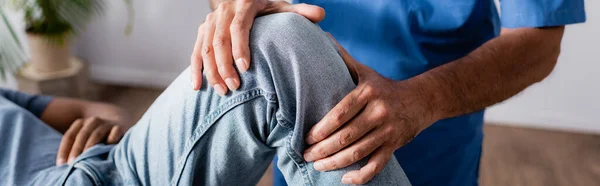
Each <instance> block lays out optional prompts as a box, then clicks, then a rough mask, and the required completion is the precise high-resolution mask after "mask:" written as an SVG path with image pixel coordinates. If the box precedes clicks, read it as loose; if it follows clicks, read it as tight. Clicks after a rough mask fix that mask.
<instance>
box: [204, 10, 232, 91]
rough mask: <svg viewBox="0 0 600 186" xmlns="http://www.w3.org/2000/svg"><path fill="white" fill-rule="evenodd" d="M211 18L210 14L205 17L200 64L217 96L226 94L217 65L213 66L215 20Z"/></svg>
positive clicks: (211, 14)
mask: <svg viewBox="0 0 600 186" xmlns="http://www.w3.org/2000/svg"><path fill="white" fill-rule="evenodd" d="M213 17H214V14H213V13H210V14H208V16H206V22H205V24H206V27H205V29H206V30H205V32H204V34H205V35H204V40H203V41H202V61H203V63H202V64H203V65H204V73H205V75H206V80H207V81H208V83H209V84H210V86H211V87H213V88H214V89H215V91H216V92H217V94H219V95H225V94H226V93H227V89H225V86H224V85H225V82H224V81H223V79H221V75H219V71H218V69H217V65H216V64H215V56H214V50H213V45H212V43H213V38H214V34H215V25H214V23H213V21H214V19H215V18H213Z"/></svg>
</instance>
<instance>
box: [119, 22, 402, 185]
mask: <svg viewBox="0 0 600 186" xmlns="http://www.w3.org/2000/svg"><path fill="white" fill-rule="evenodd" d="M251 50H252V63H251V65H250V69H249V71H248V72H247V73H244V74H242V75H241V78H242V85H241V87H240V89H239V90H237V91H233V92H230V93H229V94H228V95H226V96H224V97H220V96H218V95H217V94H216V93H215V92H213V90H212V89H211V88H208V89H207V88H206V85H207V82H203V86H205V87H202V89H201V91H198V92H195V91H192V87H191V83H190V79H189V77H190V74H189V70H185V71H184V72H183V73H182V74H181V75H180V76H179V77H178V78H177V79H176V80H175V81H174V82H173V83H172V84H171V85H170V86H169V88H167V90H165V92H164V93H163V94H162V95H161V96H160V97H159V98H158V99H157V100H156V102H155V103H154V104H153V105H152V106H151V107H150V108H149V110H148V111H147V112H146V114H145V115H144V116H143V118H142V119H141V120H140V121H139V122H138V123H137V125H136V126H135V127H133V128H132V129H131V130H130V131H129V133H128V134H127V135H126V136H125V137H124V138H123V140H122V142H121V143H120V144H119V145H118V146H117V147H116V148H115V149H114V150H113V152H112V153H111V156H112V157H113V158H114V161H115V163H116V166H117V170H118V171H119V174H120V179H121V181H123V182H124V184H151V185H192V184H193V185H253V184H255V183H256V182H257V181H258V180H259V179H260V177H261V176H262V174H263V173H264V171H265V169H266V168H267V166H268V165H269V163H270V160H271V159H272V158H273V156H274V155H275V154H277V155H278V157H279V163H278V166H279V167H280V168H281V170H282V172H283V173H284V175H285V178H286V180H287V182H288V183H290V185H342V184H341V178H342V175H343V174H344V173H346V172H348V171H349V170H356V169H359V168H360V166H361V165H364V164H365V163H366V161H365V160H363V161H361V162H359V163H356V164H354V165H352V166H350V167H348V168H344V169H341V170H336V171H329V172H318V171H315V170H314V169H313V165H312V163H306V162H304V161H303V159H302V152H303V150H304V149H305V148H306V145H305V143H304V140H303V139H304V134H305V133H306V132H307V131H308V130H309V129H310V127H312V126H313V125H314V124H315V123H317V122H318V121H319V119H321V117H323V116H324V115H325V114H326V113H327V112H328V111H329V110H330V109H331V108H332V107H333V106H334V105H335V104H336V103H337V102H338V101H340V100H341V99H342V98H343V97H344V96H345V95H346V94H347V93H348V92H350V91H351V90H352V89H353V88H354V87H355V85H354V84H353V82H352V80H351V78H350V75H349V74H348V71H347V69H346V67H345V65H344V63H343V61H342V59H341V58H340V56H339V55H338V53H337V50H336V46H335V44H334V43H333V42H332V41H331V39H330V38H329V37H328V36H327V35H326V34H325V33H324V32H323V31H321V30H320V29H319V28H318V27H317V26H316V25H314V24H312V23H311V22H309V21H308V20H306V19H305V18H303V17H301V16H298V15H296V14H292V13H282V14H275V15H269V16H263V17H260V18H257V19H256V21H255V23H254V27H253V30H252V33H251ZM204 79H206V78H204ZM370 184H375V185H407V184H408V181H407V179H406V177H405V176H404V174H403V172H402V169H401V168H400V166H399V165H398V163H397V162H396V160H395V158H391V160H390V162H389V163H388V165H387V166H386V168H384V170H383V172H382V173H381V174H379V175H378V176H376V177H375V178H374V179H373V180H372V181H371V182H370Z"/></svg>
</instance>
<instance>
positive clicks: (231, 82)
mask: <svg viewBox="0 0 600 186" xmlns="http://www.w3.org/2000/svg"><path fill="white" fill-rule="evenodd" d="M225 84H227V87H229V89H231V90H237V89H238V87H239V86H240V83H239V82H238V81H237V80H235V79H233V78H227V79H225Z"/></svg>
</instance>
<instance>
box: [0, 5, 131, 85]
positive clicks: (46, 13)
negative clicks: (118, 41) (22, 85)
mask: <svg viewBox="0 0 600 186" xmlns="http://www.w3.org/2000/svg"><path fill="white" fill-rule="evenodd" d="M123 1H124V2H125V4H126V5H127V10H128V11H129V23H128V24H127V27H126V30H125V34H127V35H128V34H130V33H131V31H132V29H133V24H132V20H133V15H134V12H133V5H132V0H123ZM103 2H105V1H104V0H10V2H2V0H0V4H2V5H4V4H9V6H11V7H13V8H15V9H16V10H19V11H22V13H23V15H24V21H25V32H27V33H30V34H36V35H40V36H43V37H45V38H46V39H48V41H49V42H50V43H51V44H57V45H61V44H63V43H64V42H65V41H66V39H67V38H69V37H72V36H73V35H75V34H77V33H79V32H80V31H81V30H82V29H83V27H84V26H85V25H86V24H87V23H88V22H89V21H90V19H91V18H92V17H93V16H94V15H97V14H99V13H101V12H102V10H103V8H104V3H103ZM1 9H2V8H0V14H1V15H0V16H2V21H1V22H0V28H3V27H6V28H7V29H2V30H1V31H0V36H2V37H1V38H2V40H0V73H1V75H2V78H4V77H5V75H6V73H7V72H9V73H12V72H14V70H16V69H17V68H18V67H19V66H20V65H21V64H22V63H23V61H24V60H23V59H24V55H23V54H24V52H23V48H22V47H23V45H21V43H20V42H19V39H18V38H17V37H16V34H15V31H14V30H13V29H12V27H11V26H10V23H9V22H8V20H7V18H6V15H5V14H4V12H3V10H1ZM5 36H6V37H5ZM5 38H6V39H5Z"/></svg>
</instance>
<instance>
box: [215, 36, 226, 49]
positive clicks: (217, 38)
mask: <svg viewBox="0 0 600 186" xmlns="http://www.w3.org/2000/svg"><path fill="white" fill-rule="evenodd" d="M226 41H227V39H226V38H225V37H224V36H223V35H216V36H215V39H214V40H213V43H212V45H213V47H221V46H224V45H225V43H226Z"/></svg>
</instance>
